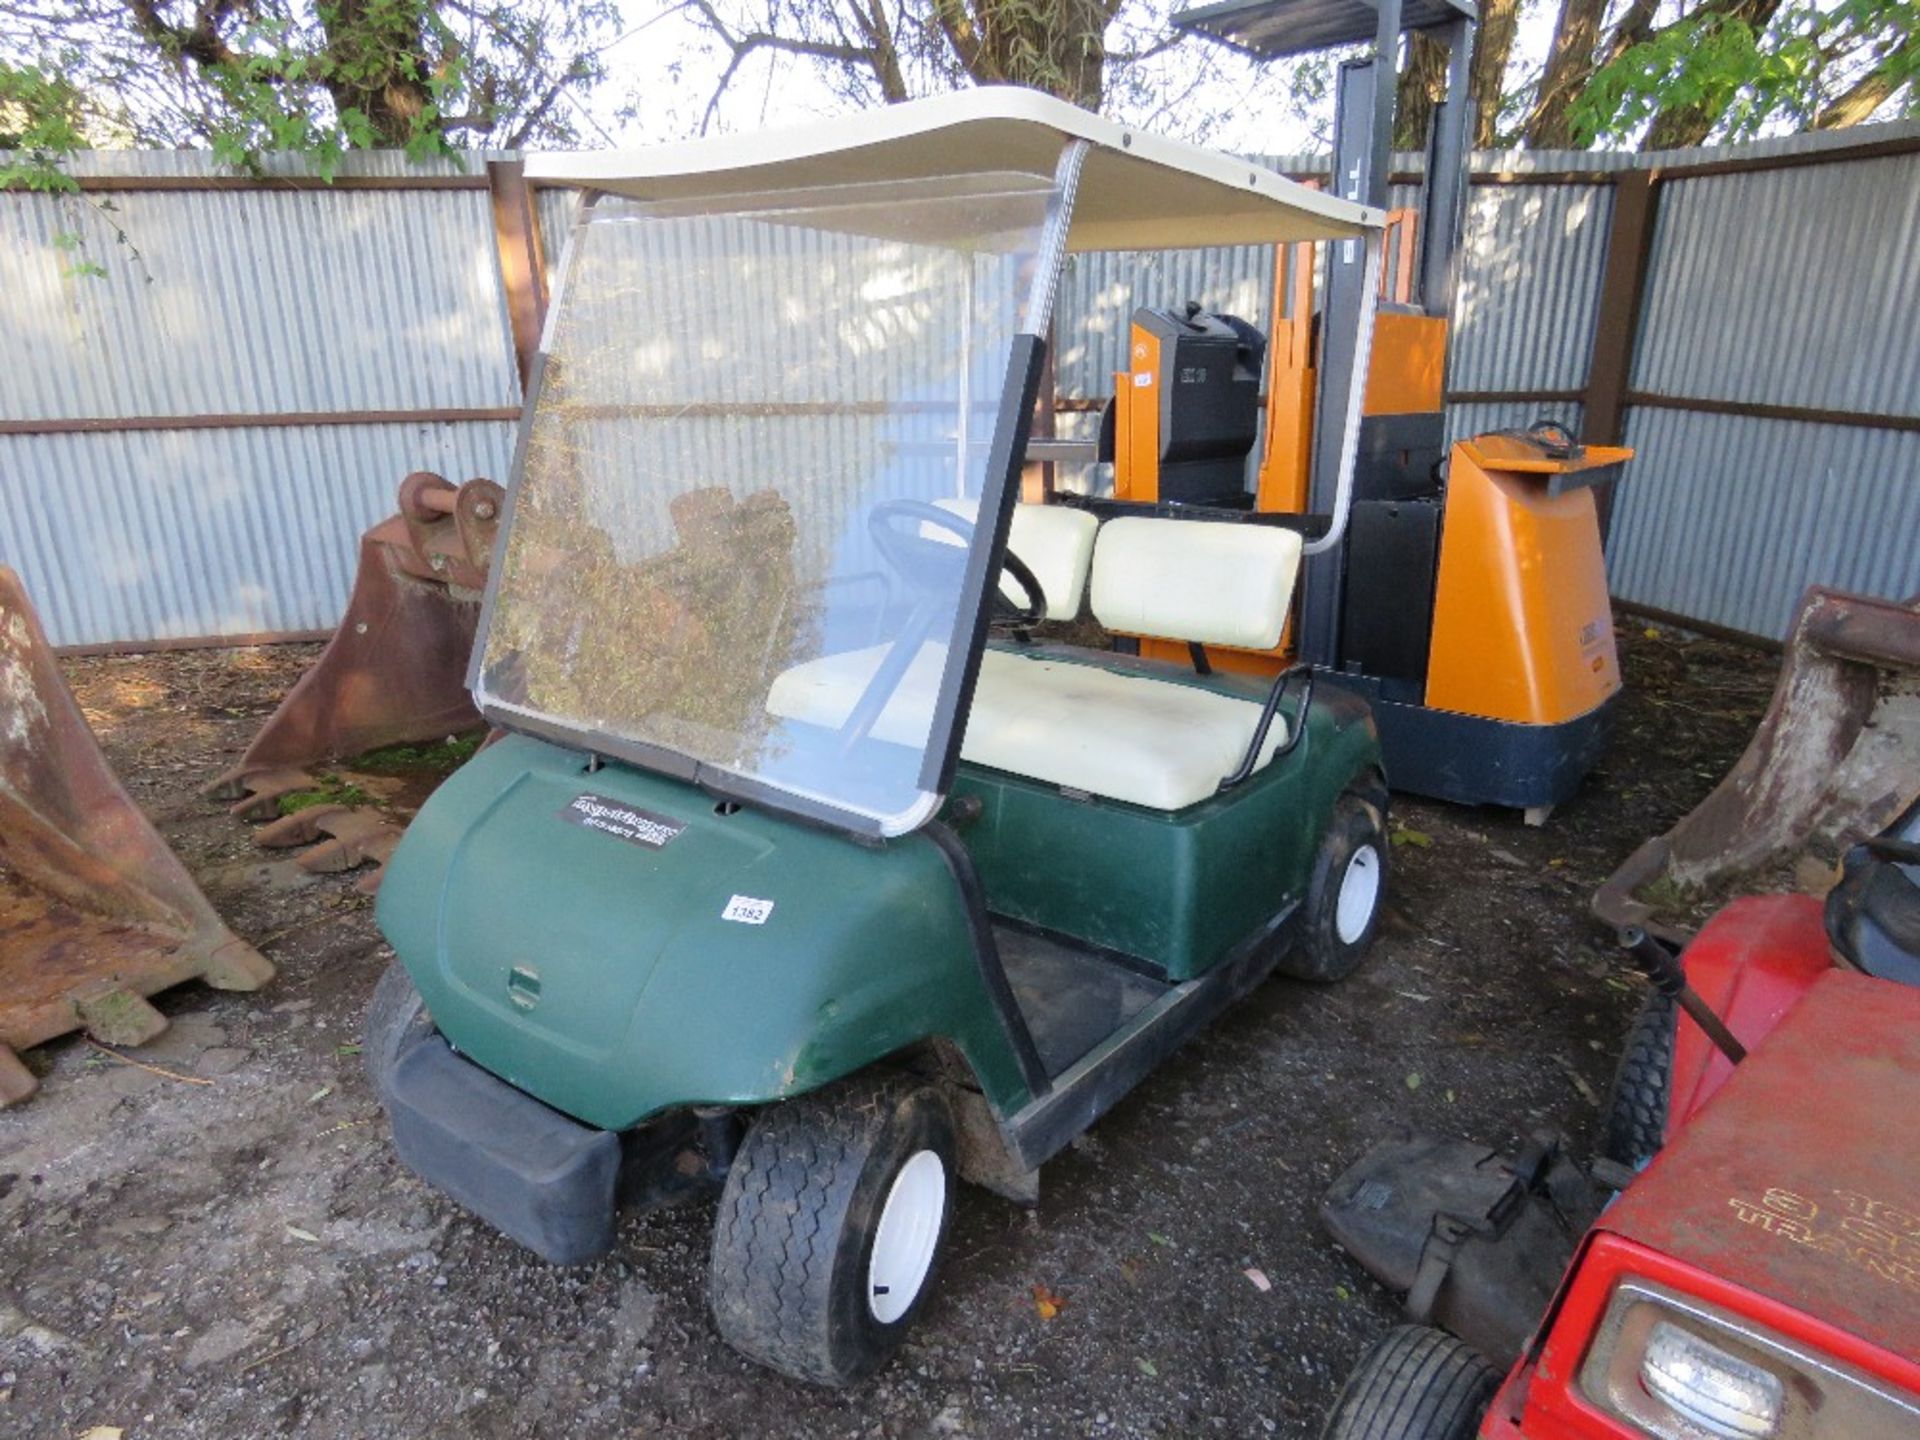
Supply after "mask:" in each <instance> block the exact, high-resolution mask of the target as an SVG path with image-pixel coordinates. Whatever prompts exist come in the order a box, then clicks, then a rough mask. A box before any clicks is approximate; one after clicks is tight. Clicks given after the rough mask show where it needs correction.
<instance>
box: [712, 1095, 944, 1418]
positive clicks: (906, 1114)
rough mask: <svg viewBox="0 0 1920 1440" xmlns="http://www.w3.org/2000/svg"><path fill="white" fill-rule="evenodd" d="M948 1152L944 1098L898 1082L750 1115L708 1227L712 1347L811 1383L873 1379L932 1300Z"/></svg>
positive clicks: (812, 1097) (810, 1098)
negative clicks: (727, 1348)
mask: <svg viewBox="0 0 1920 1440" xmlns="http://www.w3.org/2000/svg"><path fill="white" fill-rule="evenodd" d="M953 1151H954V1126H953V1112H952V1110H951V1109H950V1108H949V1106H948V1104H947V1099H946V1096H945V1095H944V1094H942V1093H941V1091H940V1090H939V1089H938V1088H937V1087H936V1086H933V1085H930V1084H928V1083H927V1082H925V1081H923V1080H917V1079H913V1078H911V1077H887V1078H879V1077H872V1076H859V1077H856V1078H854V1079H852V1080H848V1081H843V1082H841V1083H840V1084H838V1085H833V1086H829V1087H828V1088H827V1089H825V1090H821V1091H817V1092H815V1093H814V1094H812V1095H807V1096H803V1097H802V1098H800V1099H798V1100H790V1101H787V1102H786V1103H785V1104H782V1105H775V1106H772V1107H770V1108H768V1109H767V1110H764V1111H762V1112H761V1113H760V1115H759V1116H758V1118H757V1119H755V1121H754V1123H753V1126H752V1128H751V1129H750V1130H748V1132H747V1136H746V1139H745V1140H744V1141H743V1142H742V1144H741V1146H740V1151H739V1153H738V1155H736V1156H735V1157H734V1161H733V1166H732V1168H731V1169H730V1170H728V1172H727V1184H726V1189H725V1190H724V1191H723V1192H722V1194H721V1197H720V1211H719V1214H718V1215H717V1216H716V1217H715V1220H714V1229H713V1262H712V1268H711V1270H710V1272H709V1275H708V1296H709V1300H710V1302H711V1304H712V1307H713V1321H714V1324H715V1326H716V1327H717V1328H718V1329H719V1331H720V1334H721V1337H722V1338H723V1339H725V1340H726V1342H727V1343H728V1344H729V1345H731V1346H733V1348H734V1349H736V1350H738V1351H740V1352H741V1353H742V1354H743V1355H746V1356H747V1357H748V1358H749V1359H752V1360H758V1361H759V1362H760V1363H761V1364H763V1365H767V1366H771V1367H772V1368H773V1369H775V1370H779V1371H781V1372H783V1373H785V1374H787V1375H791V1376H793V1377H794V1378H795V1379H799V1380H811V1381H814V1382H816V1383H818V1384H822V1385H851V1384H852V1383H853V1382H854V1381H856V1380H860V1379H862V1378H864V1377H865V1376H867V1375H869V1374H871V1373H872V1372H873V1371H874V1370H876V1369H878V1368H879V1367H880V1365H881V1364H882V1363H883V1362H884V1361H885V1360H886V1359H887V1357H888V1356H890V1355H891V1354H892V1353H893V1351H894V1350H895V1348H896V1347H897V1346H898V1345H899V1344H900V1342H901V1340H902V1339H904V1338H905V1336H906V1333H907V1327H908V1326H909V1325H911V1324H912V1323H913V1320H914V1317H915V1316H916V1315H918V1314H919V1312H920V1307H921V1305H922V1304H923V1303H924V1302H925V1300H926V1297H927V1294H928V1292H929V1291H930V1290H931V1289H932V1282H933V1272H934V1269H935V1262H936V1261H937V1259H938V1256H939V1251H940V1245H941V1242H942V1241H943V1240H944V1239H945V1238H946V1232H947V1219H948V1214H949V1212H950V1211H951V1210H952V1208H953V1205H952V1202H953Z"/></svg>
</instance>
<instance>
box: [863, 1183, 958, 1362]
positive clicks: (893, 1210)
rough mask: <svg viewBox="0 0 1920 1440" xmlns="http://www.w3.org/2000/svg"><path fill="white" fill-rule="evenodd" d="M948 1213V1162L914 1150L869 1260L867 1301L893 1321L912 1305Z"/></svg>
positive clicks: (883, 1210)
mask: <svg viewBox="0 0 1920 1440" xmlns="http://www.w3.org/2000/svg"><path fill="white" fill-rule="evenodd" d="M946 1213H947V1167H946V1165H945V1163H944V1162H943V1161H942V1160H941V1159H940V1157H939V1156H938V1155H936V1154H935V1153H934V1152H933V1151H931V1150H921V1151H918V1152H917V1153H915V1154H914V1155H913V1156H912V1157H911V1158H910V1159H909V1160H908V1161H907V1163H906V1164H905V1165H902V1166H901V1167H900V1173H899V1174H898V1175H896V1176H894V1177H893V1185H892V1187H891V1188H890V1189H889V1190H888V1191H887V1198H886V1202H885V1203H884V1204H883V1205H881V1207H880V1224H879V1225H878V1226H877V1227H876V1228H875V1230H874V1232H873V1255H872V1257H871V1258H870V1259H869V1260H868V1261H867V1306H868V1308H869V1309H871V1310H872V1311H873V1318H874V1319H876V1320H878V1321H879V1322H880V1323H881V1324H882V1325H891V1324H892V1323H893V1322H894V1321H896V1320H898V1319H899V1318H900V1317H901V1316H902V1315H904V1314H906V1313H907V1311H908V1310H909V1309H910V1308H911V1307H912V1305H913V1302H914V1300H915V1298H916V1297H917V1296H918V1295H919V1294H920V1287H921V1286H922V1285H924V1284H926V1283H927V1272H928V1271H929V1270H931V1269H932V1268H933V1250H934V1247H935V1246H936V1245H938V1244H939V1243H940V1222H941V1220H943V1219H944V1218H945V1217H946Z"/></svg>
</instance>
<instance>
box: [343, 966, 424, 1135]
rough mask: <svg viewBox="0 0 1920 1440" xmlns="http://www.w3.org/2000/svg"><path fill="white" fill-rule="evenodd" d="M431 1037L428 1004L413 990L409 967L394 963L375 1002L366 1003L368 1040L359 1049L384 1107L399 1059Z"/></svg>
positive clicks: (378, 988) (375, 994)
mask: <svg viewBox="0 0 1920 1440" xmlns="http://www.w3.org/2000/svg"><path fill="white" fill-rule="evenodd" d="M431 1034H433V1017H432V1016H431V1015H429V1014H427V1006H426V1002H425V1001H423V1000H422V999H421V998H420V992H419V991H418V990H416V989H415V988H414V984H413V977H412V976H411V975H409V974H407V967H406V966H404V965H402V964H401V963H400V962H399V961H398V960H395V961H394V962H393V963H392V964H390V965H389V966H387V969H386V973H385V974H383V975H382V976H381V977H380V983H379V984H377V985H375V986H374V987H373V999H372V1000H370V1001H369V1002H367V1029H366V1039H365V1041H364V1042H363V1043H362V1044H361V1047H360V1059H361V1063H362V1064H364V1065H365V1066H366V1067H367V1079H369V1080H370V1081H372V1082H373V1091H374V1094H376V1095H378V1096H379V1097H380V1103H381V1104H383V1105H384V1104H385V1103H386V1100H387V1082H388V1080H389V1079H390V1078H391V1077H392V1075H393V1067H394V1066H396V1065H398V1064H399V1063H400V1057H401V1056H402V1055H404V1054H406V1053H407V1051H408V1050H410V1049H412V1048H413V1046H415V1045H417V1044H419V1043H420V1041H422V1040H424V1039H426V1038H427V1037H428V1036H429V1035H431Z"/></svg>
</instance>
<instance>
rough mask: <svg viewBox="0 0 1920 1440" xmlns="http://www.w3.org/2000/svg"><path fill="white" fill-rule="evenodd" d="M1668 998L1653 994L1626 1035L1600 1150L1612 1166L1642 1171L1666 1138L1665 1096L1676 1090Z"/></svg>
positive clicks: (1609, 1096) (1671, 1009)
mask: <svg viewBox="0 0 1920 1440" xmlns="http://www.w3.org/2000/svg"><path fill="white" fill-rule="evenodd" d="M1674 1018H1675V1008H1674V1003H1673V999H1672V997H1670V996H1667V995H1662V994H1661V993H1660V992H1659V991H1658V990H1654V991H1650V992H1649V993H1648V995H1647V998H1646V999H1645V1000H1643V1001H1641V1002H1640V1011H1639V1013H1638V1014H1636V1015H1635V1016H1634V1017H1633V1025H1632V1027H1631V1028H1630V1029H1629V1030H1628V1031H1627V1043H1626V1045H1625V1047H1624V1048H1623V1049H1622V1050H1621V1051H1620V1064H1619V1067H1618V1068H1617V1069H1616V1070H1615V1071H1614V1072H1613V1088H1612V1090H1610V1091H1609V1092H1608V1094H1607V1117H1606V1129H1605V1132H1604V1133H1603V1135H1602V1136H1601V1149H1602V1151H1603V1152H1604V1153H1605V1154H1606V1156H1607V1158H1608V1159H1610V1160H1618V1161H1619V1162H1620V1163H1621V1164H1622V1165H1625V1166H1628V1167H1630V1168H1632V1169H1636V1170H1637V1169H1639V1168H1640V1166H1642V1165H1644V1164H1646V1163H1647V1161H1649V1160H1651V1159H1652V1158H1653V1157H1654V1154H1655V1152H1656V1151H1658V1150H1659V1149H1660V1146H1661V1145H1662V1143H1664V1142H1665V1140H1666V1138H1667V1092H1668V1091H1669V1090H1670V1089H1671V1088H1672V1086H1673V1026H1674Z"/></svg>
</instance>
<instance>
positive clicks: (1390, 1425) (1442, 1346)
mask: <svg viewBox="0 0 1920 1440" xmlns="http://www.w3.org/2000/svg"><path fill="white" fill-rule="evenodd" d="M1499 1384H1500V1375H1499V1372H1498V1371H1496V1370H1495V1369H1494V1368H1493V1366H1491V1365H1489V1364H1488V1363H1487V1362H1486V1360H1485V1359H1484V1358H1483V1357H1482V1356H1481V1354H1480V1352H1479V1351H1478V1350H1475V1349H1474V1348H1473V1347H1472V1346H1471V1345H1469V1344H1467V1343H1466V1342H1465V1341H1464V1340H1457V1339H1455V1338H1454V1337H1453V1336H1451V1335H1449V1334H1447V1332H1446V1331H1444V1330H1436V1329H1434V1328H1433V1327H1432V1326H1431V1325H1402V1326H1400V1327H1399V1328H1398V1329H1396V1330H1392V1331H1389V1332H1388V1333H1387V1335H1386V1336H1385V1337H1384V1338H1383V1339H1382V1340H1381V1341H1380V1342H1379V1343H1378V1344H1377V1345H1375V1346H1374V1347H1373V1348H1372V1349H1371V1350H1369V1351H1368V1352H1367V1353H1366V1356H1365V1358H1363V1359H1362V1360H1361V1361H1360V1363H1359V1364H1358V1365H1357V1366H1355V1367H1354V1371H1353V1373H1352V1374H1351V1375H1349V1376H1348V1377H1347V1383H1346V1384H1345V1385H1344V1386H1342V1387H1341V1390H1340V1398H1339V1399H1338V1400H1336V1401H1335V1402H1334V1406H1333V1413H1332V1414H1331V1415H1329V1416H1328V1417H1327V1428H1326V1429H1324V1430H1322V1431H1321V1432H1320V1440H1473V1436H1474V1433H1475V1432H1476V1431H1477V1430H1478V1429H1479V1428H1480V1420H1481V1417H1482V1416H1484V1415H1485V1414H1486V1411H1487V1406H1488V1405H1489V1404H1490V1403H1491V1402H1492V1400H1493V1392H1494V1391H1495V1389H1497V1388H1498V1387H1499Z"/></svg>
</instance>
